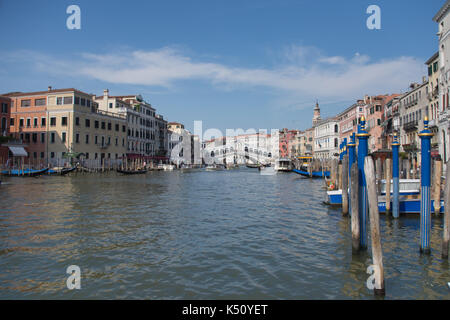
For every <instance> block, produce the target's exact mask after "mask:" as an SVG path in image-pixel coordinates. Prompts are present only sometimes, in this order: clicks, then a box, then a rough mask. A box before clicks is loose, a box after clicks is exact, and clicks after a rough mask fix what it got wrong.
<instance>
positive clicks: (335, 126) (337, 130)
mask: <svg viewBox="0 0 450 320" xmlns="http://www.w3.org/2000/svg"><path fill="white" fill-rule="evenodd" d="M334 132H336V133H337V132H339V127H338V125H337V124H335V125H334Z"/></svg>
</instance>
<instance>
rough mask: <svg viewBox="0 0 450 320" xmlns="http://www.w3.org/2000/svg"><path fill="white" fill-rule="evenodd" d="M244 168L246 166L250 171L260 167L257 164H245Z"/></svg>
mask: <svg viewBox="0 0 450 320" xmlns="http://www.w3.org/2000/svg"><path fill="white" fill-rule="evenodd" d="M246 166H247V168H251V169H257V168H259V167H261V165H260V164H259V163H258V164H254V163H247V164H246Z"/></svg>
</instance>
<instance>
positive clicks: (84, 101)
mask: <svg viewBox="0 0 450 320" xmlns="http://www.w3.org/2000/svg"><path fill="white" fill-rule="evenodd" d="M80 104H81V105H82V106H85V105H86V99H85V98H81V99H80Z"/></svg>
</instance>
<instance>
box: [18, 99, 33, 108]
mask: <svg viewBox="0 0 450 320" xmlns="http://www.w3.org/2000/svg"><path fill="white" fill-rule="evenodd" d="M20 106H21V107H29V106H31V100H22V101H21V102H20Z"/></svg>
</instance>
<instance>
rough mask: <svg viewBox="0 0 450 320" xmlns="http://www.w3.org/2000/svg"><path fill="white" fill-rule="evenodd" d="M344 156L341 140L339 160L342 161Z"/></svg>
mask: <svg viewBox="0 0 450 320" xmlns="http://www.w3.org/2000/svg"><path fill="white" fill-rule="evenodd" d="M343 158H344V153H343V143H342V142H341V143H340V144H339V161H342V159H343Z"/></svg>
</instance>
